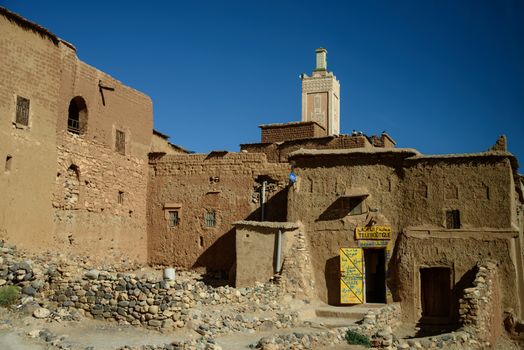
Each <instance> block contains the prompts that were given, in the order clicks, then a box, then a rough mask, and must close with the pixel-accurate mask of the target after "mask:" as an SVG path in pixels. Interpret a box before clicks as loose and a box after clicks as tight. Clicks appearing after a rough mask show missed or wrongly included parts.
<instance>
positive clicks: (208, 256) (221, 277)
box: [192, 228, 237, 286]
mask: <svg viewBox="0 0 524 350" xmlns="http://www.w3.org/2000/svg"><path fill="white" fill-rule="evenodd" d="M236 255H237V254H236V240H235V229H234V228H232V229H230V230H229V231H227V232H226V233H225V234H224V235H222V236H220V237H219V238H218V239H217V240H216V241H215V243H213V244H212V245H211V246H210V247H209V248H207V249H206V250H205V251H204V252H203V253H202V254H200V256H199V257H198V259H197V261H196V262H195V264H194V265H193V266H192V267H193V268H196V267H205V268H206V274H205V275H204V281H205V282H206V283H208V284H211V285H215V286H219V285H226V284H229V271H230V270H231V267H232V266H233V264H234V263H235V261H236V258H237V256H236Z"/></svg>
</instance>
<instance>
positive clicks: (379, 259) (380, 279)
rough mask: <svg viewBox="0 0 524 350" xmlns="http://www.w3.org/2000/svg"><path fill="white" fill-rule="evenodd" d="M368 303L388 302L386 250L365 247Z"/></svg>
mask: <svg viewBox="0 0 524 350" xmlns="http://www.w3.org/2000/svg"><path fill="white" fill-rule="evenodd" d="M364 264H365V271H366V277H365V278H366V303H385V302H386V250H385V249H383V248H382V249H375V248H373V249H364Z"/></svg>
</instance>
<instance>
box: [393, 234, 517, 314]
mask: <svg viewBox="0 0 524 350" xmlns="http://www.w3.org/2000/svg"><path fill="white" fill-rule="evenodd" d="M512 236H514V233H513V232H511V231H489V230H488V231H469V232H449V231H448V232H445V231H438V230H427V231H423V230H413V231H407V232H406V235H403V236H402V237H401V239H400V240H399V241H398V247H397V251H396V257H397V259H396V263H397V266H398V272H397V283H398V284H399V288H398V295H397V298H398V300H399V301H400V303H401V307H402V316H403V320H404V321H408V322H415V321H418V320H419V319H420V317H421V315H422V309H421V305H422V302H421V299H420V297H421V291H420V272H419V271H420V268H422V267H449V268H450V269H451V273H452V276H451V278H452V306H451V309H452V313H451V317H452V320H453V321H455V322H458V317H459V315H458V310H459V308H458V305H459V300H460V299H461V298H462V297H463V296H464V294H463V293H464V292H463V291H464V289H465V288H469V287H471V285H472V283H473V280H474V278H475V266H477V264H478V263H484V262H486V261H488V260H490V259H492V260H494V261H496V262H497V265H498V266H497V268H498V271H499V276H500V290H501V291H502V296H501V302H502V305H503V308H508V307H511V308H513V309H514V310H516V311H517V310H520V306H519V296H518V291H517V272H516V267H515V265H514V264H513V262H512V257H511V255H512V249H513V247H512V243H511V240H512V239H513V238H512ZM517 312H518V311H517Z"/></svg>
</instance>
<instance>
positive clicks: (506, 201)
mask: <svg viewBox="0 0 524 350" xmlns="http://www.w3.org/2000/svg"><path fill="white" fill-rule="evenodd" d="M513 194H514V186H513V176H512V168H511V164H510V162H509V160H508V159H507V158H505V157H489V156H479V157H460V156H457V157H442V158H441V157H435V158H432V157H424V156H421V157H413V158H412V159H408V160H406V162H405V168H404V179H403V196H404V199H405V200H404V201H403V207H404V208H403V212H402V214H403V215H402V216H403V222H404V224H403V225H404V226H421V225H431V226H436V227H445V223H446V211H447V210H452V209H456V210H459V211H460V228H462V229H471V228H479V227H491V228H509V227H511V223H512V213H513V212H514V211H513V210H511V209H512V208H513V207H514V202H515V198H514V195H513Z"/></svg>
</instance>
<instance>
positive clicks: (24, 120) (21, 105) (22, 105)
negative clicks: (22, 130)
mask: <svg viewBox="0 0 524 350" xmlns="http://www.w3.org/2000/svg"><path fill="white" fill-rule="evenodd" d="M16 123H17V124H20V125H25V126H28V125H29V100H28V99H27V98H24V97H21V96H17V97H16Z"/></svg>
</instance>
